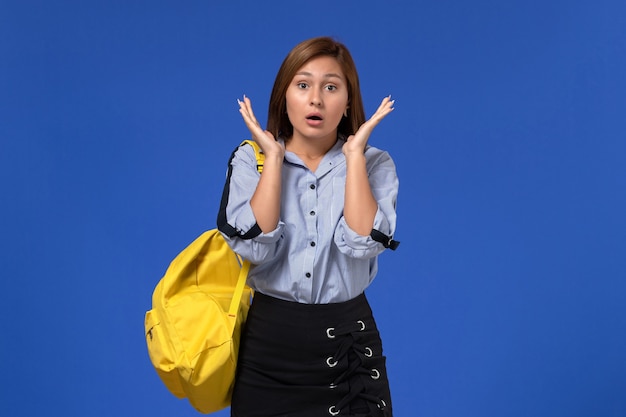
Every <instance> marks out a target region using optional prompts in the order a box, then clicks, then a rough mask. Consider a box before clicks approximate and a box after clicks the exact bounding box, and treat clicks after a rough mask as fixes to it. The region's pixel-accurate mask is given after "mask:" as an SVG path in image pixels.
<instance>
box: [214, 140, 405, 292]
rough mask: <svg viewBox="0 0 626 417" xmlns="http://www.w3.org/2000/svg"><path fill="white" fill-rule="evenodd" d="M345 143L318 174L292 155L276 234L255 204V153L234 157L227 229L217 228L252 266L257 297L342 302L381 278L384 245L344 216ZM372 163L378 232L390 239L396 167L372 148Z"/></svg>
mask: <svg viewBox="0 0 626 417" xmlns="http://www.w3.org/2000/svg"><path fill="white" fill-rule="evenodd" d="M343 144H344V141H343V140H341V139H340V140H338V141H337V143H336V144H335V145H334V146H333V148H332V149H330V150H329V151H328V152H327V153H326V155H324V157H323V159H322V161H321V162H320V164H319V166H318V168H317V170H316V171H315V172H312V171H311V170H309V169H308V168H307V167H306V165H305V164H304V163H303V162H302V160H301V159H300V158H299V157H298V156H297V155H296V154H294V153H292V152H289V151H286V152H285V159H284V162H283V166H282V192H281V198H282V201H281V207H280V220H279V223H278V226H277V227H276V229H275V230H273V231H271V232H269V233H262V232H261V231H260V229H259V228H258V225H257V224H256V220H255V217H254V214H253V212H252V208H251V206H250V199H251V198H252V195H253V194H254V192H255V190H256V185H257V183H258V181H259V178H260V174H259V173H258V171H257V162H256V157H255V154H254V150H253V148H252V147H251V146H247V145H246V146H240V147H239V148H237V149H236V150H235V152H234V153H233V155H232V157H231V160H230V162H229V170H228V175H227V179H226V185H225V188H224V196H223V198H222V205H221V207H220V217H221V218H222V219H224V221H225V222H226V223H227V225H224V224H219V223H220V222H219V221H218V228H219V229H220V231H222V234H223V235H224V237H225V238H226V241H227V242H228V243H229V245H230V246H231V248H232V249H233V250H234V251H235V252H237V253H239V254H240V255H241V256H242V257H243V258H245V259H248V260H250V262H251V264H252V267H251V269H250V273H249V275H248V285H249V286H250V287H251V288H252V289H254V290H255V291H260V292H261V293H263V294H266V295H269V296H272V297H276V298H280V299H283V300H288V301H296V302H300V303H307V304H326V303H336V302H343V301H347V300H350V299H353V298H355V297H357V296H358V295H360V294H361V293H362V292H363V291H364V290H365V289H366V288H367V287H368V285H369V284H370V283H371V282H372V280H373V279H374V277H375V276H376V273H377V271H378V262H377V256H378V255H379V254H380V253H381V252H382V251H384V250H385V245H383V244H382V243H380V242H379V241H376V240H374V239H373V238H372V237H371V236H362V235H359V234H357V233H356V232H354V231H353V230H352V229H350V227H349V226H348V225H347V223H346V221H345V219H344V217H343V206H344V195H345V184H346V160H345V157H344V155H343V153H342V146H343ZM365 157H366V161H367V172H368V176H369V181H370V186H371V189H372V193H373V195H374V198H375V199H376V201H377V202H378V210H377V212H376V216H375V219H374V230H375V231H379V232H381V233H382V234H383V235H386V236H388V239H390V237H391V236H393V234H394V232H395V227H396V198H397V195H398V177H397V175H396V168H395V164H394V163H393V160H392V159H391V157H390V156H389V154H388V153H387V152H385V151H382V150H380V149H377V148H375V147H373V146H368V147H367V148H366V150H365ZM226 230H228V232H227V233H225V231H226ZM255 230H256V231H255ZM246 234H247V235H246Z"/></svg>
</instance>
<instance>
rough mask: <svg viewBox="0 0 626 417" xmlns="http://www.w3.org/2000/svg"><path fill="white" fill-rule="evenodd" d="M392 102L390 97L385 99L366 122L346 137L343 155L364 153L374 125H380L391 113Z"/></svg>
mask: <svg viewBox="0 0 626 417" xmlns="http://www.w3.org/2000/svg"><path fill="white" fill-rule="evenodd" d="M394 101H395V100H392V99H391V96H388V97H385V98H384V99H383V101H382V102H381V103H380V106H378V109H377V110H376V113H374V115H373V116H372V117H370V118H369V120H368V121H366V122H365V123H363V124H362V125H361V127H359V130H357V132H356V133H355V134H354V135H350V136H348V139H347V140H346V143H345V144H344V145H343V148H342V150H343V153H344V155H348V154H351V153H359V154H361V155H362V154H363V152H365V145H367V141H368V140H369V137H370V134H371V133H372V131H373V130H374V128H375V127H376V125H378V123H380V121H381V120H383V119H384V118H385V116H387V115H388V114H389V113H391V112H392V110H393V104H394Z"/></svg>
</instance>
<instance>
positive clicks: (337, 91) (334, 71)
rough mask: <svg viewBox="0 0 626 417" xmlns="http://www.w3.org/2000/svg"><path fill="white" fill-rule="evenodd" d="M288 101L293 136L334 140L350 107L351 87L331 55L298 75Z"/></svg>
mask: <svg viewBox="0 0 626 417" xmlns="http://www.w3.org/2000/svg"><path fill="white" fill-rule="evenodd" d="M285 99H286V102H287V115H288V116H289V121H290V122H291V125H292V126H293V136H294V137H298V138H299V139H328V140H333V141H334V140H335V139H336V137H337V126H338V125H339V122H340V121H341V118H342V116H343V114H344V112H345V110H346V109H347V107H348V85H347V82H346V78H345V76H344V74H343V71H341V66H340V65H339V63H338V62H337V60H336V59H335V58H333V57H330V56H320V57H317V58H313V59H312V60H310V61H309V62H307V63H306V64H304V65H303V66H302V67H301V68H300V69H299V70H298V71H297V72H296V75H295V76H294V77H293V79H292V81H291V83H290V84H289V87H288V88H287V93H286V95H285Z"/></svg>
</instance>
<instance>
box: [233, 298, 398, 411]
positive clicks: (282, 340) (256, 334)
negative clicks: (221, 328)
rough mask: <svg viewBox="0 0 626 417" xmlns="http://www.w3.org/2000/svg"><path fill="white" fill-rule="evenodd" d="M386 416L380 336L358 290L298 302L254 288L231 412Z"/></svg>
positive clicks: (388, 405) (387, 404) (388, 408)
mask: <svg viewBox="0 0 626 417" xmlns="http://www.w3.org/2000/svg"><path fill="white" fill-rule="evenodd" d="M334 415H338V416H339V417H343V416H371V417H383V416H384V417H391V416H392V409H391V397H390V393H389V383H388V379H387V371H386V366H385V356H383V351H382V343H381V340H380V334H379V332H378V329H377V328H376V323H375V322H374V318H373V316H372V310H371V308H370V306H369V303H368V302H367V299H366V297H365V295H364V294H362V295H360V296H358V297H356V298H354V299H352V300H350V301H347V302H344V303H335V304H301V303H295V302H289V301H283V300H279V299H276V298H272V297H268V296H266V295H263V294H260V293H256V294H255V296H254V301H253V303H252V306H251V308H250V312H249V314H248V320H247V322H246V325H245V327H244V330H243V334H242V341H241V346H240V350H239V363H238V367H237V376H236V380H235V388H234V392H233V400H232V405H231V416H232V417H269V416H272V417H322V416H334Z"/></svg>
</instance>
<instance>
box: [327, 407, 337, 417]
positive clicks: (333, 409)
mask: <svg viewBox="0 0 626 417" xmlns="http://www.w3.org/2000/svg"><path fill="white" fill-rule="evenodd" d="M328 414H330V415H331V416H336V415H337V414H339V410H337V407H335V406H334V405H331V406H330V408H329V409H328Z"/></svg>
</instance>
